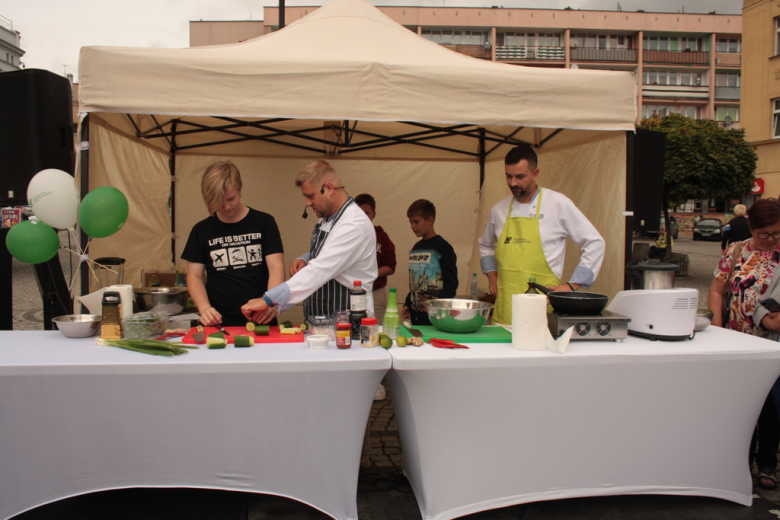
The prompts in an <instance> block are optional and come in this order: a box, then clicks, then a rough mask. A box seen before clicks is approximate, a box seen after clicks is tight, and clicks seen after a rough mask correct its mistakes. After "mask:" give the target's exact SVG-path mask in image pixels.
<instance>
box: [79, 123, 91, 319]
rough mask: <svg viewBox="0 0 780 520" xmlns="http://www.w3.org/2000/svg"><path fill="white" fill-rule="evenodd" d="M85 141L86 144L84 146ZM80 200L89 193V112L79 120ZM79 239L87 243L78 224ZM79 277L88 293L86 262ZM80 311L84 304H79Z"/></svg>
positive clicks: (83, 289)
mask: <svg viewBox="0 0 780 520" xmlns="http://www.w3.org/2000/svg"><path fill="white" fill-rule="evenodd" d="M84 143H86V146H84ZM81 144H82V146H81V151H80V152H79V153H81V172H80V174H81V181H80V183H79V184H80V185H81V200H84V197H85V196H86V195H87V193H89V114H87V115H86V116H84V120H83V121H82V122H81ZM79 240H80V241H81V247H82V248H83V247H85V246H86V245H87V241H88V240H89V237H88V236H87V234H86V233H85V232H84V229H82V228H81V226H79ZM79 277H80V278H81V283H80V285H81V294H82V295H85V294H89V265H88V264H87V262H80V263H79ZM81 309H82V312H83V310H84V305H83V304H82V305H81Z"/></svg>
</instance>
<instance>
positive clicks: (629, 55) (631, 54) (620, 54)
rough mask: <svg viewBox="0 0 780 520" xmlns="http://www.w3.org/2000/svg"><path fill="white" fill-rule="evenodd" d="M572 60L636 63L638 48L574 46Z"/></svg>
mask: <svg viewBox="0 0 780 520" xmlns="http://www.w3.org/2000/svg"><path fill="white" fill-rule="evenodd" d="M571 59H572V61H628V62H633V63H636V61H637V59H638V51H637V50H636V49H598V48H596V47H572V49H571Z"/></svg>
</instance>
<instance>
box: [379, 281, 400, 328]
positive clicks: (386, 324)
mask: <svg viewBox="0 0 780 520" xmlns="http://www.w3.org/2000/svg"><path fill="white" fill-rule="evenodd" d="M382 329H383V330H384V333H385V334H387V335H388V336H390V337H391V338H392V339H395V338H397V337H398V335H399V334H400V333H401V319H400V316H399V315H398V298H397V296H396V293H395V287H391V288H390V295H389V296H388V297H387V310H386V311H385V319H384V321H383V322H382Z"/></svg>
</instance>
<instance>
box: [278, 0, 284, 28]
mask: <svg viewBox="0 0 780 520" xmlns="http://www.w3.org/2000/svg"><path fill="white" fill-rule="evenodd" d="M279 29H284V0H279Z"/></svg>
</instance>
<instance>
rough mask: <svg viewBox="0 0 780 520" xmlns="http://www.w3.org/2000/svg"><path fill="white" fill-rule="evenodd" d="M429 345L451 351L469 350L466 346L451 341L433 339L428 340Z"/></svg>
mask: <svg viewBox="0 0 780 520" xmlns="http://www.w3.org/2000/svg"><path fill="white" fill-rule="evenodd" d="M428 343H430V344H431V345H433V346H434V347H438V348H451V349H456V348H468V347H467V346H466V345H460V344H459V343H455V342H454V341H452V340H451V339H439V338H431V339H429V340H428Z"/></svg>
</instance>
